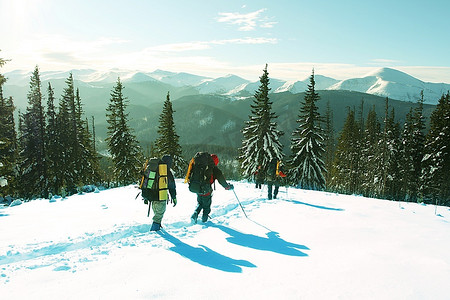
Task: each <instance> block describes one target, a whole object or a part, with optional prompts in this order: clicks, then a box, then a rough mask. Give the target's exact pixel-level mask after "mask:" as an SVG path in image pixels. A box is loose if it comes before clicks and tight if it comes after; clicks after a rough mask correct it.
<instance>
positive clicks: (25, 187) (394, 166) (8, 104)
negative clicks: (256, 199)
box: [0, 59, 450, 206]
mask: <svg viewBox="0 0 450 300" xmlns="http://www.w3.org/2000/svg"><path fill="white" fill-rule="evenodd" d="M5 63H7V61H6V60H5V59H0V67H2V66H3V65H4V64H5ZM6 80H7V79H6V78H4V76H2V75H1V73H0V197H1V198H2V199H3V198H5V197H7V196H9V197H10V198H23V199H27V200H31V199H36V198H40V197H50V196H51V195H61V196H65V195H69V194H74V193H80V192H83V191H89V190H92V189H93V188H94V187H104V188H108V187H114V186H123V185H129V184H133V183H137V181H138V180H139V176H140V175H139V174H140V170H141V168H142V166H143V164H144V162H145V160H146V159H148V158H150V157H153V156H158V157H161V156H162V155H164V154H170V155H171V156H172V157H173V162H174V164H173V170H174V174H175V175H176V177H178V178H181V177H184V174H185V172H186V170H187V162H188V161H189V160H190V159H191V158H192V157H193V156H194V154H195V153H196V152H197V151H208V152H210V153H217V154H218V155H219V157H220V164H219V167H220V168H221V170H222V171H223V173H224V174H225V177H227V179H230V180H249V181H253V180H254V175H255V172H256V171H257V170H258V167H259V166H261V167H262V169H263V170H264V168H265V167H266V166H267V165H268V163H269V162H270V161H271V160H273V159H276V160H277V161H279V165H280V168H281V167H282V168H283V170H284V172H285V173H286V174H287V176H286V177H285V178H280V182H279V183H280V184H281V185H286V186H294V187H298V188H302V189H309V190H320V191H329V192H336V193H343V194H356V195H363V196H367V197H375V198H380V199H388V200H395V201H413V202H423V203H432V204H437V205H447V206H450V172H449V170H450V93H449V92H447V94H444V95H442V96H441V98H440V99H439V102H438V104H437V105H436V106H435V107H434V108H433V110H432V112H431V115H430V116H429V119H428V120H427V118H426V117H425V115H424V99H423V93H422V94H421V96H420V97H418V99H417V103H415V105H413V106H411V108H410V109H409V111H407V113H406V114H405V115H402V116H401V117H400V118H399V117H398V116H396V114H399V112H396V111H395V108H394V107H393V106H392V104H391V100H390V99H388V98H386V99H385V102H384V111H383V112H382V113H380V112H379V111H378V112H377V111H376V110H375V107H371V108H369V110H368V111H364V109H365V107H367V105H365V103H364V98H361V103H360V105H359V106H357V107H350V106H347V107H345V116H340V117H343V118H344V122H343V127H342V129H339V130H336V128H335V126H333V119H334V118H335V116H334V112H333V110H332V109H331V108H330V103H329V102H328V103H326V110H325V113H324V114H321V113H319V109H318V103H320V102H321V101H322V103H323V101H325V100H324V99H321V96H320V95H319V93H318V92H317V90H316V88H315V80H314V70H313V71H312V74H311V76H310V80H309V84H308V88H307V90H306V91H305V93H304V94H303V97H302V98H301V99H300V101H299V103H298V109H297V111H295V112H292V111H291V113H296V122H295V123H292V124H289V126H287V127H286V126H285V127H284V128H292V131H289V132H286V131H283V130H281V129H280V123H279V119H280V118H279V115H278V114H277V112H276V111H274V109H273V104H274V103H273V101H272V100H271V94H270V77H269V72H268V66H267V65H266V66H265V68H264V69H263V72H262V75H261V77H260V85H259V87H258V89H257V90H256V91H255V93H254V95H253V97H252V102H251V104H250V107H249V111H250V114H249V115H248V119H247V120H246V121H245V122H243V124H237V126H238V127H240V128H241V131H240V132H241V133H242V135H241V136H240V139H241V145H240V147H230V145H228V146H224V145H220V144H215V143H207V142H205V143H204V144H201V145H199V144H180V140H182V136H180V135H179V132H178V131H177V126H180V124H177V123H176V122H175V120H176V118H174V116H175V115H176V114H177V111H176V110H175V109H174V108H173V105H172V101H171V95H170V91H167V95H166V97H165V100H164V101H163V99H161V102H163V106H162V110H159V111H158V114H159V118H158V123H159V125H158V127H157V128H152V129H151V130H154V131H155V134H156V136H157V138H155V139H154V140H153V141H150V143H144V142H143V141H142V140H140V139H139V138H138V136H137V134H136V132H135V131H134V129H133V128H132V127H131V126H130V115H129V102H130V99H128V98H127V97H126V96H125V95H124V93H123V91H124V89H126V86H125V85H124V84H123V83H122V82H121V80H120V78H118V79H117V82H116V84H115V85H114V87H113V88H112V90H111V92H110V98H109V99H108V100H109V101H108V106H107V108H106V111H105V112H104V114H105V116H106V120H107V138H106V143H107V152H106V153H105V152H101V153H102V154H100V152H99V151H98V148H97V145H96V139H95V136H96V124H95V118H94V117H93V116H87V115H86V113H85V111H84V104H83V95H82V94H81V93H80V90H79V89H78V88H77V87H76V86H75V84H74V78H73V76H72V74H70V76H69V77H68V78H67V79H66V80H65V87H64V90H63V92H62V94H61V95H55V92H54V89H53V87H52V85H51V84H50V83H48V85H46V86H43V85H42V82H41V79H40V73H39V68H38V66H36V68H35V70H34V72H33V73H32V76H31V77H30V82H29V89H28V92H27V107H26V110H25V111H16V108H15V105H14V99H13V97H6V96H4V95H3V88H2V87H3V85H4V83H5V82H6ZM158 108H159V106H158ZM190 117H191V118H192V117H193V116H190ZM399 120H402V121H399ZM286 144H288V145H289V146H286ZM0 200H1V199H0Z"/></svg>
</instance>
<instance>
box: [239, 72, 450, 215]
mask: <svg viewBox="0 0 450 300" xmlns="http://www.w3.org/2000/svg"><path fill="white" fill-rule="evenodd" d="M269 90H270V88H269V78H268V72H267V66H266V68H265V69H264V73H263V75H262V76H261V77H260V87H259V89H258V90H257V91H256V93H255V97H254V98H255V99H254V102H253V104H252V105H251V108H252V110H251V112H252V115H250V116H249V117H250V118H249V121H247V122H246V123H245V127H244V129H243V135H244V139H243V141H242V147H241V148H240V163H241V169H242V174H243V175H244V177H246V178H252V177H253V174H255V172H256V170H257V168H258V166H262V168H263V169H264V167H266V166H267V165H268V164H269V162H270V161H272V160H273V159H276V160H278V161H281V162H282V164H281V165H282V166H283V167H284V172H285V173H287V175H288V176H287V180H285V183H286V184H289V185H294V186H296V187H300V188H304V189H313V190H325V191H333V192H339V193H344V194H357V195H364V196H369V197H377V198H382V199H392V200H402V201H414V202H425V203H436V204H442V205H447V206H450V172H449V170H450V99H449V98H450V94H449V93H448V92H447V94H446V95H442V97H441V99H440V100H439V103H438V105H437V106H436V109H435V110H434V111H433V113H432V115H431V120H430V129H429V131H428V132H427V133H426V132H425V119H424V116H423V103H424V99H423V92H422V93H421V96H420V98H419V99H418V101H417V105H416V107H415V108H411V110H410V111H409V112H408V113H407V115H406V117H405V122H404V124H399V123H398V122H396V121H395V120H396V118H395V111H394V109H393V108H390V106H389V100H388V98H386V102H385V112H384V115H383V116H377V115H376V112H375V108H372V109H370V111H369V113H368V116H367V118H366V119H364V118H363V116H364V115H365V114H364V112H363V111H362V110H363V107H364V101H363V100H362V101H361V108H360V109H359V111H355V109H354V108H349V109H348V114H347V118H346V121H345V124H344V127H343V129H342V131H341V132H340V133H339V134H338V137H337V141H336V139H335V136H334V135H335V133H334V130H333V126H332V124H333V114H332V111H331V110H330V109H329V105H328V109H327V110H326V113H325V116H321V115H320V114H319V113H318V108H317V105H316V103H317V101H319V100H320V97H319V95H318V93H317V92H316V91H315V81H314V71H313V73H312V75H311V77H310V83H309V85H308V89H307V91H306V92H305V96H304V99H303V101H301V103H300V108H299V113H298V119H297V128H296V129H295V130H294V131H293V132H292V133H291V139H290V141H291V144H290V150H291V155H290V156H289V157H285V154H284V152H283V149H282V145H281V144H280V142H279V141H280V137H281V136H282V135H283V134H284V132H281V131H279V130H278V129H277V122H276V119H277V117H278V116H277V115H276V114H275V113H274V112H272V102H271V101H270V99H269Z"/></svg>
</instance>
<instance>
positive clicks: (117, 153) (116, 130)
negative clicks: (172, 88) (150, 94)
mask: <svg viewBox="0 0 450 300" xmlns="http://www.w3.org/2000/svg"><path fill="white" fill-rule="evenodd" d="M123 89H124V87H123V85H122V82H120V78H118V79H117V83H116V86H115V87H114V88H113V90H112V92H111V98H110V103H109V104H108V107H107V109H106V110H107V113H106V117H107V122H108V137H107V139H106V141H107V143H108V148H109V152H110V154H111V157H112V161H113V164H114V169H113V174H114V176H115V179H116V180H117V182H118V183H120V184H123V185H125V184H130V183H133V182H136V180H137V178H138V174H139V170H140V167H141V161H142V159H141V157H142V154H141V152H142V151H141V149H140V147H139V145H138V142H137V140H136V137H135V136H134V135H133V132H132V129H131V128H130V127H129V125H128V113H126V107H127V103H128V101H127V98H126V97H124V95H123Z"/></svg>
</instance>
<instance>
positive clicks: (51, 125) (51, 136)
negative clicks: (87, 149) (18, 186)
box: [46, 82, 63, 194]
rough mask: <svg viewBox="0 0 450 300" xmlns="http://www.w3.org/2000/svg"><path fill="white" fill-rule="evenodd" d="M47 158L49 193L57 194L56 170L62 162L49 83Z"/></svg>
mask: <svg viewBox="0 0 450 300" xmlns="http://www.w3.org/2000/svg"><path fill="white" fill-rule="evenodd" d="M46 135H47V139H46V141H47V157H48V169H47V172H48V174H47V176H48V180H49V192H51V193H52V194H57V193H58V191H59V189H60V188H61V186H59V185H58V182H59V180H58V178H57V175H58V170H59V169H60V168H61V164H63V161H62V160H61V159H60V156H61V154H60V152H61V149H60V148H59V140H58V127H57V118H56V108H55V92H54V90H53V88H52V85H51V84H50V82H49V83H48V88H47V124H46Z"/></svg>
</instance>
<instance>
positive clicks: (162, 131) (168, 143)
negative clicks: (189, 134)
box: [155, 92, 187, 177]
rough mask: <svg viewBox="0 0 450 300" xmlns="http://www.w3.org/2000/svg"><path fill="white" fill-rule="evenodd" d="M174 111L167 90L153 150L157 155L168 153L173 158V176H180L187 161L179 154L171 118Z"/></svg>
mask: <svg viewBox="0 0 450 300" xmlns="http://www.w3.org/2000/svg"><path fill="white" fill-rule="evenodd" d="M174 112H175V111H174V110H173V108H172V102H170V94H169V92H167V97H166V100H165V101H164V105H163V110H162V112H161V115H160V116H159V126H158V135H159V137H158V138H157V139H156V142H155V151H156V153H157V156H158V157H161V156H163V155H165V154H169V155H170V156H171V157H172V160H173V165H172V169H173V170H174V172H175V174H174V175H175V177H181V176H183V172H184V170H185V168H186V165H187V163H186V161H185V160H184V159H183V157H182V156H181V154H182V149H181V146H180V144H179V139H180V137H179V136H178V135H177V133H176V130H175V122H174V120H173V113H174Z"/></svg>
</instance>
